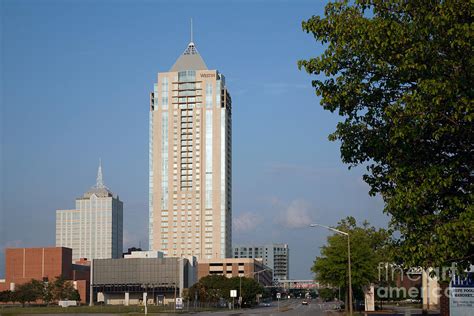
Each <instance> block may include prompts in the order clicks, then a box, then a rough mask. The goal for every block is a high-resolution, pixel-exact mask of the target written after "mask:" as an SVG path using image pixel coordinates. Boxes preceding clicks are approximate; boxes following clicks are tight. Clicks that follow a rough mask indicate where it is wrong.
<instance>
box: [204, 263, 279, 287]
mask: <svg viewBox="0 0 474 316" xmlns="http://www.w3.org/2000/svg"><path fill="white" fill-rule="evenodd" d="M207 275H223V276H226V277H228V278H232V277H246V278H253V279H255V280H256V281H258V282H259V283H260V284H261V285H263V286H269V285H272V280H273V271H272V269H270V268H269V267H268V266H266V265H264V264H263V263H262V260H261V259H252V258H225V259H211V260H201V261H199V262H198V279H201V278H202V277H205V276H207Z"/></svg>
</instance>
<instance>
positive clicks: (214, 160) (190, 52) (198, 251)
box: [149, 42, 232, 259]
mask: <svg viewBox="0 0 474 316" xmlns="http://www.w3.org/2000/svg"><path fill="white" fill-rule="evenodd" d="M231 129H232V106H231V97H230V95H229V93H228V91H227V88H226V85H225V78H224V76H223V75H222V74H221V73H219V72H218V71H217V70H209V69H208V68H207V66H206V64H205V63H204V61H203V59H202V58H201V56H200V55H199V53H198V52H197V50H196V47H195V45H194V43H193V42H191V43H189V45H188V47H187V48H186V50H185V51H184V53H183V54H182V55H181V56H180V57H179V58H178V60H177V61H176V63H175V64H174V65H173V67H172V68H171V69H170V71H168V72H160V73H158V78H157V83H155V85H154V91H153V92H152V93H151V96H150V135H149V137H150V142H149V144H150V147H149V148H150V152H149V154H150V159H149V162H150V166H149V188H150V191H149V243H150V244H149V248H150V250H160V251H163V252H164V253H165V255H167V256H189V255H192V256H196V257H197V258H198V259H211V258H228V257H231V255H232V253H231V250H232V249H231V244H232V235H231V234H232V227H231V223H232V221H231V219H232V193H231V192H232V187H231V183H232V168H231V164H232V161H231V146H232V134H231Z"/></svg>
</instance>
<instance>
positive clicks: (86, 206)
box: [56, 164, 123, 260]
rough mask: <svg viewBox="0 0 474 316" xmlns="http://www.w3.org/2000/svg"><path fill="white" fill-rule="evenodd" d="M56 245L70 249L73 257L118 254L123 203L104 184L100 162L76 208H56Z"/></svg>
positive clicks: (74, 258)
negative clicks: (95, 177)
mask: <svg viewBox="0 0 474 316" xmlns="http://www.w3.org/2000/svg"><path fill="white" fill-rule="evenodd" d="M56 246H58V247H68V248H71V249H72V257H73V260H78V259H79V258H87V259H89V260H90V259H102V258H120V257H122V247H123V203H122V201H120V199H119V197H118V196H114V194H113V193H112V192H111V191H110V190H109V189H108V188H107V187H106V186H105V185H104V182H103V179H102V165H101V164H99V170H98V172H97V183H96V185H95V186H94V187H92V188H91V189H90V190H89V191H87V192H86V193H84V195H83V196H82V197H80V198H77V199H76V209H74V210H57V211H56Z"/></svg>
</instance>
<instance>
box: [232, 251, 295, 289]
mask: <svg viewBox="0 0 474 316" xmlns="http://www.w3.org/2000/svg"><path fill="white" fill-rule="evenodd" d="M234 258H262V259H263V264H264V265H266V266H269V267H270V268H271V269H272V270H273V279H274V280H275V281H277V280H288V279H289V277H290V248H288V244H269V245H263V246H262V245H260V246H254V245H241V246H236V247H234Z"/></svg>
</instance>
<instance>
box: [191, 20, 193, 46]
mask: <svg viewBox="0 0 474 316" xmlns="http://www.w3.org/2000/svg"><path fill="white" fill-rule="evenodd" d="M191 43H193V18H191Z"/></svg>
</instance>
